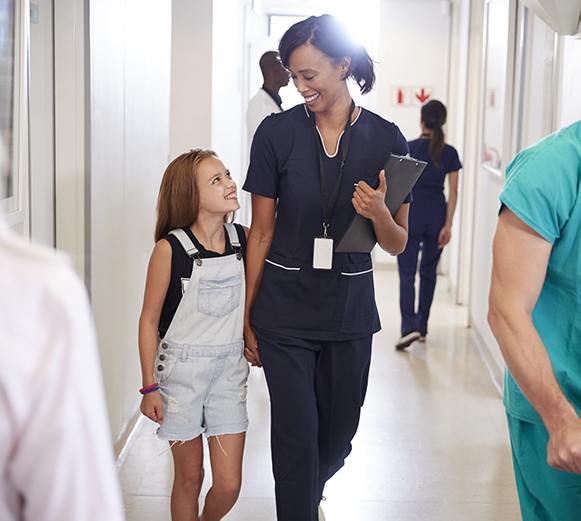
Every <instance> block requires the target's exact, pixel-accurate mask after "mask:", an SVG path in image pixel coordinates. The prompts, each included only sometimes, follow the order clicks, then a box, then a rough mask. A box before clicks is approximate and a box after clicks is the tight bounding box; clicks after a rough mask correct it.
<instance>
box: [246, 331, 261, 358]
mask: <svg viewBox="0 0 581 521" xmlns="http://www.w3.org/2000/svg"><path fill="white" fill-rule="evenodd" d="M244 356H245V357H246V360H247V362H248V363H249V364H250V365H251V366H252V367H262V363H261V362H260V355H259V354H258V342H257V340H256V335H255V334H254V331H253V330H252V326H251V325H250V324H249V323H247V322H245V323H244Z"/></svg>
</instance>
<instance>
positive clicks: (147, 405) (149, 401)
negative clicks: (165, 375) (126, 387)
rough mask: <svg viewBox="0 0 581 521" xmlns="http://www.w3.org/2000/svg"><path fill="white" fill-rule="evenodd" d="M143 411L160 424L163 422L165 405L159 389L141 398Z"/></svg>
mask: <svg viewBox="0 0 581 521" xmlns="http://www.w3.org/2000/svg"><path fill="white" fill-rule="evenodd" d="M141 413H142V414H143V415H144V416H147V417H148V418H149V419H150V420H152V421H154V422H155V423H159V424H160V425H161V424H162V423H163V407H162V404H161V396H160V395H159V392H158V391H154V392H152V393H147V394H144V395H143V398H142V399H141Z"/></svg>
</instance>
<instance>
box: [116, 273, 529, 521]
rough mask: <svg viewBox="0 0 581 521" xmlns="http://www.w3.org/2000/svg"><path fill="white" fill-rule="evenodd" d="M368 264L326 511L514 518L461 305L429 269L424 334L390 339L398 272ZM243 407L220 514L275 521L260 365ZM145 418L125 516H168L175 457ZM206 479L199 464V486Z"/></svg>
mask: <svg viewBox="0 0 581 521" xmlns="http://www.w3.org/2000/svg"><path fill="white" fill-rule="evenodd" d="M375 276H376V291H377V303H378V306H379V310H380V314H381V319H382V324H383V329H382V331H381V332H380V333H378V334H377V335H376V336H375V338H374V349H373V360H372V366H371V374H370V381H369V389H368V393H367V399H366V403H365V406H364V407H363V410H362V417H361V423H360V427H359V431H358V433H357V435H356V437H355V439H354V441H353V452H352V453H351V455H350V456H349V457H348V459H347V461H346V465H345V467H344V468H343V469H342V470H341V471H340V472H339V473H338V474H337V475H336V476H334V477H333V478H332V479H331V480H330V481H329V483H328V485H327V487H326V489H325V497H326V501H324V502H323V503H322V506H323V510H324V511H325V516H326V518H327V521H347V520H349V521H383V520H392V521H411V520H427V521H488V520H490V521H511V520H518V519H520V514H519V509H518V500H517V496H516V488H515V484H514V478H513V474H512V462H511V454H510V446H509V441H508V431H507V427H506V420H505V416H504V409H503V406H502V402H501V398H500V394H499V392H498V390H497V388H496V387H495V386H494V384H493V383H492V380H491V377H490V375H489V372H488V369H487V367H486V365H485V364H484V362H483V360H482V358H481V356H480V354H479V352H478V349H477V347H476V345H475V343H474V340H473V339H472V335H471V332H470V330H469V329H467V328H466V327H464V324H465V323H466V313H467V311H466V309H465V308H463V307H460V306H456V305H453V304H451V303H450V301H451V297H450V294H449V292H448V291H447V286H448V284H447V280H446V279H445V278H441V279H438V287H437V289H436V297H435V302H434V305H433V307H432V316H431V319H430V330H429V334H428V336H427V340H426V342H425V343H423V344H420V343H417V342H416V343H414V344H412V345H411V346H410V347H409V348H408V349H406V350H405V351H396V350H395V349H394V347H393V344H394V342H395V341H396V340H397V338H398V332H399V331H398V330H399V311H398V305H397V298H398V297H397V296H398V288H397V285H398V277H397V272H396V271H395V270H390V269H384V270H376V273H375ZM248 410H249V416H250V427H249V430H248V435H247V442H246V451H245V459H244V475H243V483H242V491H241V494H240V499H239V500H238V502H237V503H236V505H235V506H234V508H233V509H232V511H231V512H230V513H229V514H228V515H227V516H226V517H225V518H224V520H225V521H275V519H276V515H275V507H274V489H273V480H272V473H271V466H270V452H269V405H268V392H267V389H266V384H265V381H264V376H263V374H262V370H260V369H255V368H253V369H252V371H251V374H250V381H249V401H248ZM155 428H156V426H155V424H154V423H153V422H151V421H149V420H147V419H146V418H144V417H142V418H141V419H140V421H139V422H138V423H137V426H136V429H135V430H134V432H133V434H132V435H131V437H130V440H129V443H128V445H127V447H126V449H125V450H124V451H123V452H122V453H121V455H120V457H119V460H118V469H119V473H120V479H121V485H122V488H123V494H124V500H125V505H126V512H127V520H128V521H169V519H170V514H169V496H170V492H171V485H172V475H173V463H172V458H171V453H170V452H169V450H168V446H167V443H164V442H161V441H159V440H158V439H157V437H156V436H155ZM206 462H207V457H206ZM210 479H211V474H210V471H209V468H207V469H206V481H205V486H204V489H203V491H202V494H203V495H204V494H205V492H206V491H207V489H208V487H209V482H210ZM297 521H300V520H297Z"/></svg>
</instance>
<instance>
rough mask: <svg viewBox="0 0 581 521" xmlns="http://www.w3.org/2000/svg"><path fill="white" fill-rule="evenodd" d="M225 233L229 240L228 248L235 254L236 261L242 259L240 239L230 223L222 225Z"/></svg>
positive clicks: (236, 230)
mask: <svg viewBox="0 0 581 521" xmlns="http://www.w3.org/2000/svg"><path fill="white" fill-rule="evenodd" d="M224 227H225V228H226V232H228V238H229V239H230V246H232V249H233V250H234V253H236V257H237V258H238V260H240V259H241V258H242V244H241V243H240V237H239V236H238V229H237V228H236V226H234V224H232V223H224Z"/></svg>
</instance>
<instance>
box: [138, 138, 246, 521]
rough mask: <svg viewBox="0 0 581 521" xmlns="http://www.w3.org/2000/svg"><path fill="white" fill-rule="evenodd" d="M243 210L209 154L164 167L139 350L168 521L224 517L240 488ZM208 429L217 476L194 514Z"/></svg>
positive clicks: (243, 389) (243, 374)
mask: <svg viewBox="0 0 581 521" xmlns="http://www.w3.org/2000/svg"><path fill="white" fill-rule="evenodd" d="M239 207H240V205H239V203H238V200H237V197H236V183H235V182H234V181H233V180H232V178H231V177H230V172H229V171H228V170H227V169H226V168H225V167H224V165H223V164H222V162H221V161H220V160H219V159H218V157H217V156H216V154H215V153H214V152H212V151H211V150H201V149H196V150H192V151H190V152H188V153H185V154H182V155H181V156H179V157H178V158H176V159H174V160H173V161H172V162H171V163H170V165H169V166H168V167H167V169H166V171H165V174H164V176H163V180H162V182H161V187H160V191H159V199H158V207H157V224H156V229H155V240H156V245H155V248H154V250H153V253H152V255H151V260H150V262H149V268H148V272H147V282H146V286H145V296H144V300H143V310H142V313H141V317H140V320H139V354H140V358H141V369H142V375H143V388H142V389H141V393H142V394H143V399H142V402H141V412H142V413H143V414H144V415H145V416H147V417H148V418H150V419H151V420H153V421H154V422H157V423H159V425H160V426H159V429H158V436H159V437H160V438H161V439H164V440H169V441H170V442H171V443H170V445H171V451H172V454H173V458H174V464H175V477H174V484H173V490H172V495H171V516H172V520H173V521H182V520H184V521H185V520H188V521H193V520H198V519H199V521H217V520H219V519H222V517H224V516H225V515H226V514H227V513H228V512H229V511H230V509H231V508H232V506H233V505H234V503H235V502H236V499H237V498H238V494H239V491H240V482H241V473H242V452H243V449H244V441H245V432H246V428H247V425H248V416H247V413H246V386H247V377H248V371H249V369H248V364H247V362H246V360H245V358H244V347H243V340H242V328H243V319H244V298H245V283H244V261H243V256H244V254H245V250H246V232H247V229H246V228H245V227H243V226H241V225H239V224H236V225H234V224H231V223H229V222H228V221H230V220H231V218H232V217H233V214H234V212H235V211H236V210H237V209H238V208H239ZM204 432H205V433H206V436H207V437H208V440H209V441H208V444H209V451H210V463H211V467H212V478H213V481H212V487H211V488H210V490H209V491H208V494H207V496H206V501H205V505H204V509H203V511H202V514H201V516H200V517H198V497H199V494H200V489H201V487H202V481H203V479H204V467H203V445H202V436H201V435H202V433H204Z"/></svg>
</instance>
